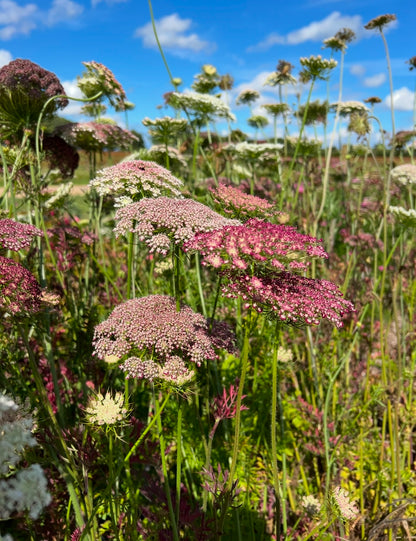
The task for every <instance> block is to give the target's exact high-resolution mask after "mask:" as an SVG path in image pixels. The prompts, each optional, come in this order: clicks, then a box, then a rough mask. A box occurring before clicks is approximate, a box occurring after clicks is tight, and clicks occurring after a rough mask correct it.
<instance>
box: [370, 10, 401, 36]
mask: <svg viewBox="0 0 416 541" xmlns="http://www.w3.org/2000/svg"><path fill="white" fill-rule="evenodd" d="M396 20H397V17H396V15H394V14H391V13H386V14H385V15H379V16H378V17H374V19H371V21H369V22H368V23H367V24H365V25H364V28H365V29H366V30H379V31H380V32H382V30H383V28H384V27H385V26H387V25H388V24H390V23H392V22H393V21H396Z"/></svg>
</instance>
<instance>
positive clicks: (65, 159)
mask: <svg viewBox="0 0 416 541" xmlns="http://www.w3.org/2000/svg"><path fill="white" fill-rule="evenodd" d="M43 152H44V153H45V159H46V161H47V162H48V163H49V167H50V168H51V169H59V171H60V173H61V175H62V178H71V177H73V176H74V173H75V169H76V168H77V167H78V165H79V154H78V152H77V151H76V150H75V148H74V147H73V146H71V145H69V144H68V143H67V142H66V141H64V140H63V139H62V137H59V136H58V135H45V136H44V137H43Z"/></svg>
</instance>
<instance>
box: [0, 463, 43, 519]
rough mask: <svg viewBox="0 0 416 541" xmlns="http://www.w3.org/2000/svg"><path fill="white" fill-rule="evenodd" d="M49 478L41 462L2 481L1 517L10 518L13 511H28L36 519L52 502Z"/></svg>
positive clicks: (0, 486) (0, 484) (0, 496)
mask: <svg viewBox="0 0 416 541" xmlns="http://www.w3.org/2000/svg"><path fill="white" fill-rule="evenodd" d="M47 485H48V482H47V479H46V477H45V474H44V473H43V470H42V468H41V467H40V466H39V464H32V465H31V466H29V467H28V468H25V469H24V470H19V471H18V472H17V474H16V475H14V476H13V477H8V478H7V479H4V480H3V479H2V480H1V481H0V518H1V519H8V518H10V517H11V516H12V514H13V513H20V512H22V511H28V512H29V516H30V518H31V519H33V520H36V519H37V518H39V515H40V514H41V512H42V509H43V508H44V507H46V506H48V505H49V504H50V503H51V499H52V498H51V495H50V494H49V492H48V490H47Z"/></svg>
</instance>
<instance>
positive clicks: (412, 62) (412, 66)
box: [407, 56, 416, 71]
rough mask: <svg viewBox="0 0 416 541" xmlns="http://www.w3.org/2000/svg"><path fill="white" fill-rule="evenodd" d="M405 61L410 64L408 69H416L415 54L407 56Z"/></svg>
mask: <svg viewBox="0 0 416 541" xmlns="http://www.w3.org/2000/svg"><path fill="white" fill-rule="evenodd" d="M407 63H408V64H410V67H409V70H410V71H412V70H414V69H416V56H412V58H409V60H407Z"/></svg>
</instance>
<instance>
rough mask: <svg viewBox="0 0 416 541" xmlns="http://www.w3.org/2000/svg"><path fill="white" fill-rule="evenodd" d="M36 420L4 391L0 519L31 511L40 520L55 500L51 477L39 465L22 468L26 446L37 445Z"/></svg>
mask: <svg viewBox="0 0 416 541" xmlns="http://www.w3.org/2000/svg"><path fill="white" fill-rule="evenodd" d="M32 428H33V421H32V418H31V417H30V415H28V414H27V413H26V412H24V411H23V410H22V409H21V408H19V406H18V405H17V404H16V403H15V402H14V400H13V399H11V398H10V397H8V396H6V395H4V394H3V393H0V520H7V519H9V518H13V514H14V513H19V512H22V511H26V512H28V514H29V516H30V518H32V519H33V520H36V519H37V518H39V515H40V513H41V511H42V509H43V508H44V507H46V506H47V505H49V503H50V502H51V496H50V494H49V492H48V490H47V479H46V477H45V474H44V472H43V470H42V468H41V467H40V466H39V464H32V465H31V466H29V467H28V468H24V469H21V470H18V471H17V472H16V466H17V464H18V463H19V462H20V460H21V459H22V457H21V453H22V452H23V451H24V449H25V448H26V447H33V446H34V445H36V440H35V438H34V437H33V435H32Z"/></svg>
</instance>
